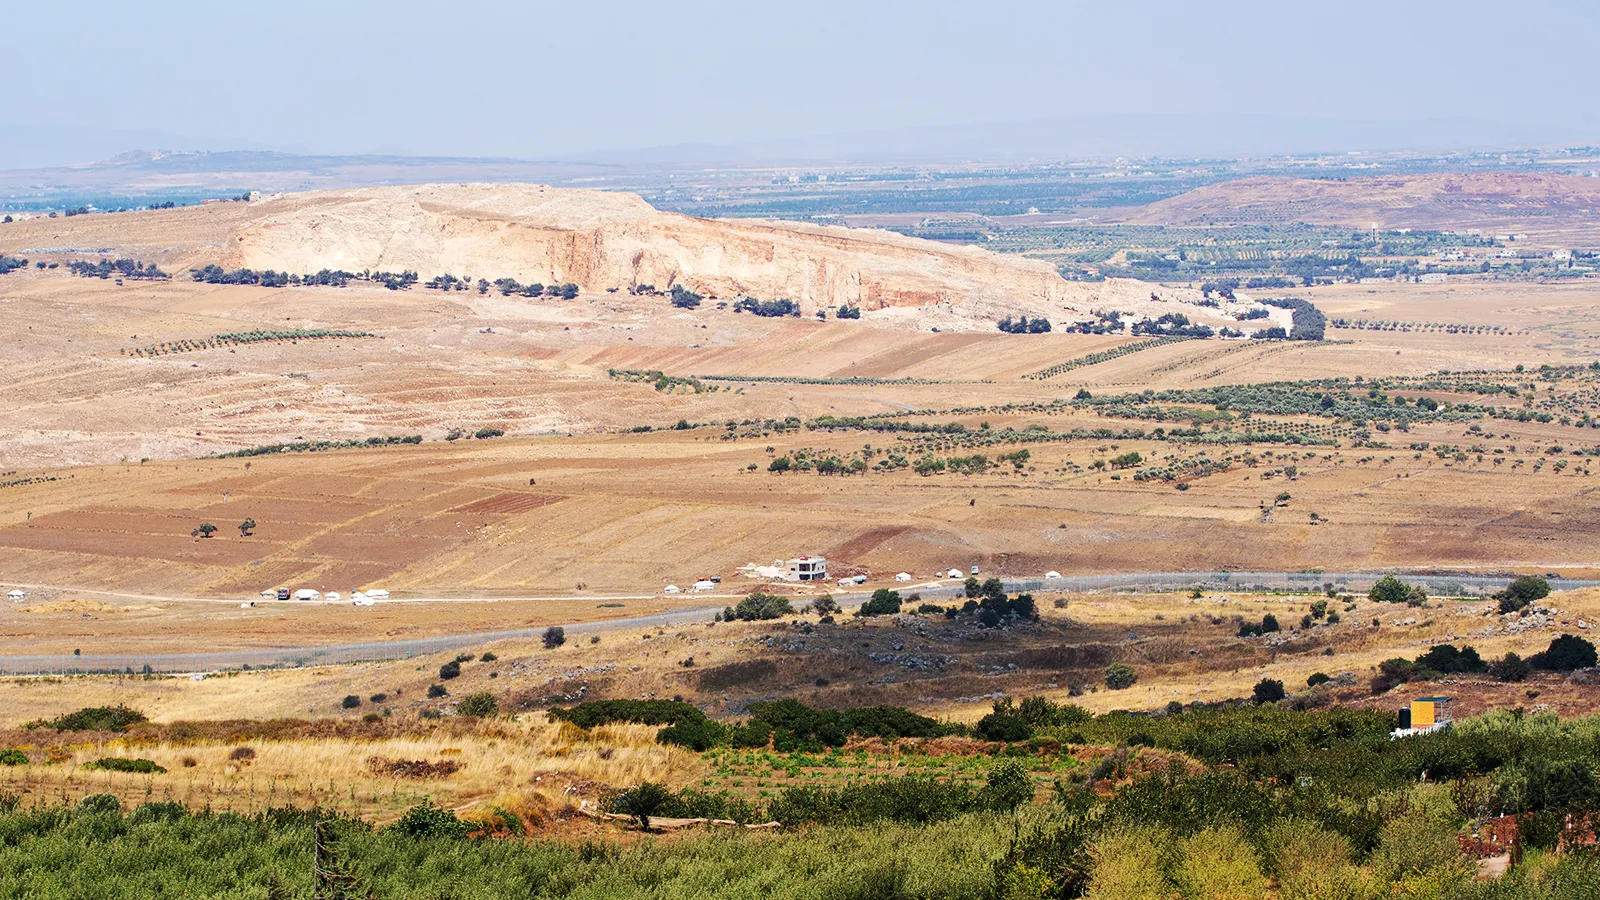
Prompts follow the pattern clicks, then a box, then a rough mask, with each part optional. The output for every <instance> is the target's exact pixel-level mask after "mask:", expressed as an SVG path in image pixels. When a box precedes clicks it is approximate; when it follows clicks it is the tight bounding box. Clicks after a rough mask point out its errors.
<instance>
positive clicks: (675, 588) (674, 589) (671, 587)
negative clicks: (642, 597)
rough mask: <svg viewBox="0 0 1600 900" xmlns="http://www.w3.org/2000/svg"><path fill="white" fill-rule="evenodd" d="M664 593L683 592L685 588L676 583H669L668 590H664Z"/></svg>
mask: <svg viewBox="0 0 1600 900" xmlns="http://www.w3.org/2000/svg"><path fill="white" fill-rule="evenodd" d="M662 593H664V594H681V593H683V590H682V589H681V588H679V587H678V586H677V585H675V584H669V585H667V587H666V590H664V591H662Z"/></svg>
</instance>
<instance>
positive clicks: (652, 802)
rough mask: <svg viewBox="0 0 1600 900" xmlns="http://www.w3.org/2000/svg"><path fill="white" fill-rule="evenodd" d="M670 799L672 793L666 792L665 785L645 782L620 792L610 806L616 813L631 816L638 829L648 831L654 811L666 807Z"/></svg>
mask: <svg viewBox="0 0 1600 900" xmlns="http://www.w3.org/2000/svg"><path fill="white" fill-rule="evenodd" d="M671 799H672V792H671V791H668V790H667V786H666V785H664V784H661V783H659V782H655V781H646V782H644V783H643V784H639V785H637V786H635V787H633V788H630V789H629V790H626V791H624V792H622V793H621V794H620V795H618V796H617V798H616V800H615V801H613V803H612V805H613V806H614V807H615V808H616V810H617V812H620V813H623V814H625V815H629V816H633V820H634V821H635V822H637V823H639V827H640V828H643V829H645V830H646V831H648V830H649V829H650V817H651V816H653V815H655V814H656V810H658V809H660V808H661V807H662V806H664V805H666V803H667V801H669V800H671Z"/></svg>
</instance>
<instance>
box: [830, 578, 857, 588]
mask: <svg viewBox="0 0 1600 900" xmlns="http://www.w3.org/2000/svg"><path fill="white" fill-rule="evenodd" d="M835 583H836V584H838V585H839V587H850V586H851V585H852V584H854V583H855V582H853V581H851V580H850V579H848V578H841V579H839V580H838V581H837V582H835Z"/></svg>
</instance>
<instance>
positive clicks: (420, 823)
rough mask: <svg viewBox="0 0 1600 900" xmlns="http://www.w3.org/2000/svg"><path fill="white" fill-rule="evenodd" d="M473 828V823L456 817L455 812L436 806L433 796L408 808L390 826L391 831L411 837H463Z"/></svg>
mask: <svg viewBox="0 0 1600 900" xmlns="http://www.w3.org/2000/svg"><path fill="white" fill-rule="evenodd" d="M472 829H473V826H472V824H471V823H469V822H463V821H461V820H460V819H458V818H456V814H455V813H453V812H451V811H450V810H448V809H440V808H439V807H437V806H434V805H433V799H432V798H429V799H426V800H423V801H422V802H421V803H419V804H417V805H416V806H413V807H411V808H410V809H408V810H406V811H405V814H404V815H402V816H401V817H400V818H399V819H398V820H397V821H396V822H395V823H394V824H393V825H390V826H389V830H390V831H393V832H395V833H396V834H402V835H405V836H406V837H409V838H451V837H462V836H465V835H466V834H467V833H468V832H470V831H472Z"/></svg>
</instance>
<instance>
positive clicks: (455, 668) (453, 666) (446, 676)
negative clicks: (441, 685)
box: [439, 659, 461, 681]
mask: <svg viewBox="0 0 1600 900" xmlns="http://www.w3.org/2000/svg"><path fill="white" fill-rule="evenodd" d="M460 675H461V661H460V660H458V659H452V660H450V661H449V662H447V663H445V664H444V665H442V666H440V667H439V680H440V681H449V680H450V679H452V678H457V677H460Z"/></svg>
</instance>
